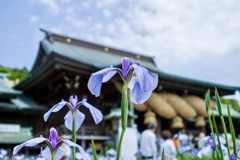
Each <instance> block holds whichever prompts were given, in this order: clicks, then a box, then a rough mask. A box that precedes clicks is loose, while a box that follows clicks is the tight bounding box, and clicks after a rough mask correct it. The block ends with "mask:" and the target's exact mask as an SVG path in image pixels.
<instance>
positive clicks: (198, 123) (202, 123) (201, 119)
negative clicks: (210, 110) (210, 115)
mask: <svg viewBox="0 0 240 160" xmlns="http://www.w3.org/2000/svg"><path fill="white" fill-rule="evenodd" d="M205 126H206V121H205V119H204V117H203V116H198V117H197V118H196V121H195V127H205Z"/></svg>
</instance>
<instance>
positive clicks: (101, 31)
mask: <svg viewBox="0 0 240 160" xmlns="http://www.w3.org/2000/svg"><path fill="white" fill-rule="evenodd" d="M38 1H41V2H42V3H43V4H45V5H47V6H48V7H49V8H50V9H51V10H52V11H54V12H55V13H58V12H60V11H62V12H61V13H60V14H55V15H51V16H52V17H51V18H53V17H54V16H56V18H54V20H56V21H57V22H56V23H55V24H51V23H49V24H48V25H46V26H47V27H48V28H46V29H49V30H50V29H53V30H54V31H56V32H57V33H60V34H64V35H74V37H76V38H80V39H85V40H87V41H92V42H94V43H100V44H103V45H109V46H112V47H115V48H119V49H122V50H128V51H131V52H133V53H141V54H146V55H150V56H155V57H156V62H157V63H158V64H159V67H160V68H161V69H163V70H164V71H167V72H169V73H174V74H182V75H183V76H190V75H193V76H195V77H197V78H199V79H201V76H202V77H205V78H206V77H207V78H209V77H210V76H211V74H212V75H214V74H217V72H218V67H219V66H221V67H222V65H223V64H225V63H229V64H227V65H231V64H235V66H234V67H235V68H237V64H238V63H231V62H230V60H231V61H234V60H235V59H236V60H237V59H238V58H235V59H230V58H228V57H231V56H233V53H234V52H238V53H239V52H240V44H239V42H240V21H239V20H238V19H239V17H240V9H239V8H240V3H239V2H238V0H231V1H219V0H210V1H209V0H198V1H197V0H195V1H191V0H183V1H179V0H172V1H168V0H158V1H156V0H141V1H138V0H131V1H127V2H126V1H119V0H118V1H117V0H116V1H115V0H99V1H94V0H88V1H83V2H82V3H81V4H80V5H79V4H76V3H73V2H70V1H69V2H68V3H70V4H71V5H68V3H67V4H66V3H56V2H57V1H55V0H38ZM57 16H58V17H57ZM30 19H31V18H30ZM36 20H38V21H40V19H36ZM41 20H42V17H41ZM32 21H34V18H32ZM46 23H47V22H46ZM234 56H235V57H236V56H237V54H235V55H234ZM239 56H240V54H239ZM239 58H240V57H239ZM223 66H224V65H223ZM206 67H207V68H208V69H209V68H210V69H209V71H208V72H207V71H206ZM238 67H240V66H238ZM225 68H226V67H225ZM216 70H217V71H216ZM229 70H230V67H229V69H228V72H229ZM197 71H199V73H197ZM200 72H201V73H200ZM202 72H203V73H202ZM213 73H214V74H213ZM225 73H227V71H226V72H225ZM215 77H218V78H219V79H220V77H221V74H220V71H219V73H218V75H215ZM213 78H214V77H213ZM202 79H203V78H202ZM222 79H225V80H226V78H222ZM239 79H240V77H239ZM225 80H224V81H225ZM219 81H220V80H219ZM231 82H232V81H231Z"/></svg>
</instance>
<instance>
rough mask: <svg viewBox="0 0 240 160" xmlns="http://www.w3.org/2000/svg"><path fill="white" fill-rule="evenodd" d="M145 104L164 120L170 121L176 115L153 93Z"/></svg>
mask: <svg viewBox="0 0 240 160" xmlns="http://www.w3.org/2000/svg"><path fill="white" fill-rule="evenodd" d="M145 103H146V104H147V106H148V107H149V108H151V109H152V110H153V111H154V112H156V113H157V114H158V115H159V116H161V117H164V118H166V119H172V118H173V117H175V116H176V115H177V113H176V111H175V110H174V109H173V107H172V106H171V105H170V104H169V103H167V101H166V100H164V99H163V98H162V97H160V96H159V95H158V94H157V93H155V92H152V94H151V96H150V98H149V99H148V100H147V101H146V102H145Z"/></svg>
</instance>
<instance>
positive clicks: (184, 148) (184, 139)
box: [178, 130, 191, 154]
mask: <svg viewBox="0 0 240 160" xmlns="http://www.w3.org/2000/svg"><path fill="white" fill-rule="evenodd" d="M178 138H179V140H180V147H179V148H178V151H179V152H180V153H184V154H185V153H188V152H190V151H191V147H190V145H189V137H188V135H187V134H186V132H185V130H182V131H181V132H180V135H179V137H178Z"/></svg>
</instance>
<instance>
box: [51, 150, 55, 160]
mask: <svg viewBox="0 0 240 160" xmlns="http://www.w3.org/2000/svg"><path fill="white" fill-rule="evenodd" d="M52 160H56V152H52Z"/></svg>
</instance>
